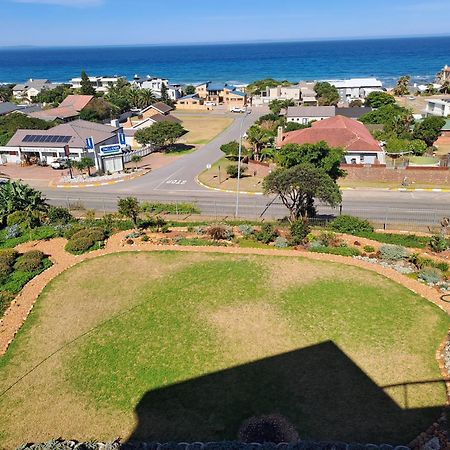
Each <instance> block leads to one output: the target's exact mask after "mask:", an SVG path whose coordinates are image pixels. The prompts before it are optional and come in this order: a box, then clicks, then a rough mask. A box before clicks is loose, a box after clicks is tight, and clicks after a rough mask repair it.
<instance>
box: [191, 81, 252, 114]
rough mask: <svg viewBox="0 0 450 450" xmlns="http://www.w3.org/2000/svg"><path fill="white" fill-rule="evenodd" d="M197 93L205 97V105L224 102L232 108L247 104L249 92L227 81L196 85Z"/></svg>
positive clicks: (215, 104)
mask: <svg viewBox="0 0 450 450" xmlns="http://www.w3.org/2000/svg"><path fill="white" fill-rule="evenodd" d="M195 93H196V94H197V96H198V97H199V98H201V99H203V101H204V103H205V105H207V106H208V105H211V106H217V105H220V104H224V105H226V106H229V107H231V108H233V107H238V108H242V107H244V106H245V105H246V104H247V94H245V92H242V91H240V90H239V89H237V88H236V86H233V85H229V84H226V83H211V82H210V81H207V82H205V83H201V84H198V85H197V86H196V87H195Z"/></svg>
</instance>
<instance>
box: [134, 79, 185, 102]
mask: <svg viewBox="0 0 450 450" xmlns="http://www.w3.org/2000/svg"><path fill="white" fill-rule="evenodd" d="M131 85H132V86H133V87H135V88H137V89H150V90H151V91H153V93H154V95H155V96H156V97H158V98H159V97H161V90H162V87H163V85H164V86H166V88H167V95H168V96H169V98H170V99H171V100H173V101H176V100H178V99H179V98H181V97H182V96H183V90H182V86H181V84H172V83H169V80H168V79H166V78H158V77H152V76H150V75H147V76H146V77H144V78H141V77H140V76H139V75H135V76H134V77H133V81H132V82H131Z"/></svg>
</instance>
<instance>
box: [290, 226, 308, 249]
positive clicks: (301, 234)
mask: <svg viewBox="0 0 450 450" xmlns="http://www.w3.org/2000/svg"><path fill="white" fill-rule="evenodd" d="M309 232H310V228H309V225H308V224H307V222H305V221H304V220H296V221H295V222H292V223H291V227H290V239H289V243H290V245H301V244H303V243H304V242H305V239H306V237H307V236H308V234H309Z"/></svg>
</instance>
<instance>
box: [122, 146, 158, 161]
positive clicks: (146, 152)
mask: <svg viewBox="0 0 450 450" xmlns="http://www.w3.org/2000/svg"><path fill="white" fill-rule="evenodd" d="M154 151H155V149H154V147H151V146H149V147H144V148H142V149H140V150H135V151H133V152H130V153H125V154H124V155H123V162H124V163H127V162H131V158H132V157H133V156H140V157H142V158H143V157H144V156H147V155H150V153H153V152H154Z"/></svg>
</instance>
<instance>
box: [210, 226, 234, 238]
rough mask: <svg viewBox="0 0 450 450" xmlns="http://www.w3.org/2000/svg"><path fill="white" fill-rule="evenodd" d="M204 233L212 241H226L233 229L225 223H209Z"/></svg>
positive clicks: (231, 235)
mask: <svg viewBox="0 0 450 450" xmlns="http://www.w3.org/2000/svg"><path fill="white" fill-rule="evenodd" d="M206 234H207V235H208V236H209V237H210V238H211V239H212V240H214V241H228V240H230V239H232V238H233V230H232V229H231V228H230V227H227V226H226V225H211V226H210V227H208V228H207V229H206Z"/></svg>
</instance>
